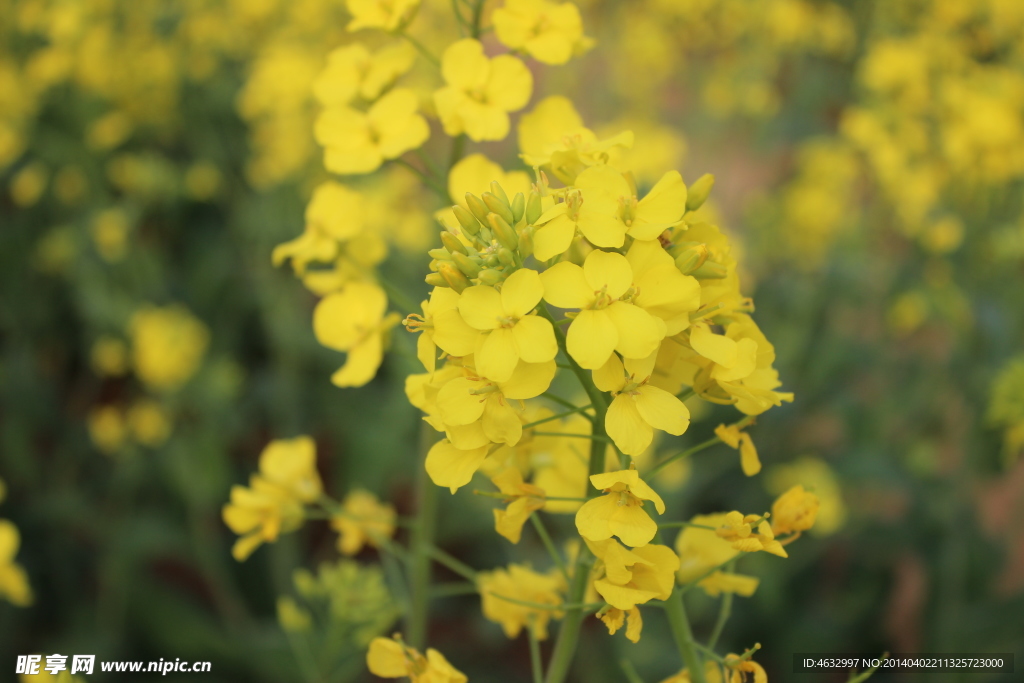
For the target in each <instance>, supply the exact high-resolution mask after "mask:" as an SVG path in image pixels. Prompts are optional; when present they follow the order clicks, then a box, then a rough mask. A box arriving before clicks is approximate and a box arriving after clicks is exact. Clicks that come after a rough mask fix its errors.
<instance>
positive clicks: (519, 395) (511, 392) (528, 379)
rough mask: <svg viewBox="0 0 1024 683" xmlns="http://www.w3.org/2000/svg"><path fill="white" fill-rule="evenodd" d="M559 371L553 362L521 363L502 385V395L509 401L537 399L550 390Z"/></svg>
mask: <svg viewBox="0 0 1024 683" xmlns="http://www.w3.org/2000/svg"><path fill="white" fill-rule="evenodd" d="M557 370H558V366H556V365H555V361H553V360H550V361H548V362H546V363H527V362H525V361H519V365H517V366H516V369H515V371H513V373H512V377H510V378H509V380H508V381H507V382H501V383H500V385H501V393H502V395H504V396H505V398H509V399H521V400H525V399H528V398H536V397H537V396H540V395H541V394H543V393H544V392H545V391H547V390H548V387H550V386H551V380H553V379H554V378H555V372H556V371H557Z"/></svg>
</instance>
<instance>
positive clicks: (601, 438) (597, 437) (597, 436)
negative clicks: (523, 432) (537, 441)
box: [533, 432, 612, 443]
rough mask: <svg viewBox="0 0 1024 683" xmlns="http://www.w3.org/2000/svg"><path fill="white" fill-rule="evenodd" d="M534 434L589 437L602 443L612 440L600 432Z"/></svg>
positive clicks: (536, 434) (575, 437)
mask: <svg viewBox="0 0 1024 683" xmlns="http://www.w3.org/2000/svg"><path fill="white" fill-rule="evenodd" d="M533 435H534V436H567V437H569V438H572V439H591V440H593V441H600V442H602V443H611V442H612V440H611V439H609V438H608V437H607V436H603V435H601V434H577V433H576V432H534V433H533Z"/></svg>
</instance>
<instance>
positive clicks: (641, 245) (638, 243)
mask: <svg viewBox="0 0 1024 683" xmlns="http://www.w3.org/2000/svg"><path fill="white" fill-rule="evenodd" d="M626 260H627V261H629V266H630V268H631V269H632V271H633V292H634V293H633V296H632V298H631V299H630V301H632V303H633V304H635V305H637V306H639V307H640V308H642V309H644V310H645V311H647V312H648V313H650V314H651V315H654V316H657V317H659V318H661V319H662V320H664V321H665V336H667V337H671V336H674V335H676V334H679V333H680V332H682V331H683V330H685V329H686V328H687V327H688V326H689V324H690V314H691V313H692V312H694V311H696V310H697V309H698V308H700V283H699V282H698V281H697V279H696V278H694V277H691V276H689V275H683V274H682V273H681V272H679V269H678V268H676V265H675V262H674V261H673V259H672V257H671V256H670V255H669V253H668V252H667V251H665V249H664V248H663V247H662V246H661V242H659V241H658V240H650V241H643V240H635V241H634V242H633V244H632V246H630V248H629V251H628V252H626Z"/></svg>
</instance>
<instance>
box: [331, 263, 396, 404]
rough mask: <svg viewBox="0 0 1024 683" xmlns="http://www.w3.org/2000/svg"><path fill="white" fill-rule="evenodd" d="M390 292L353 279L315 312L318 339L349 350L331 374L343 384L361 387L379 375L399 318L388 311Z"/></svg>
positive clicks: (337, 384)
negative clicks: (386, 342)
mask: <svg viewBox="0 0 1024 683" xmlns="http://www.w3.org/2000/svg"><path fill="white" fill-rule="evenodd" d="M387 307H388V299H387V295H385V294H384V290H383V289H381V288H380V287H378V286H377V285H375V284H373V283H371V282H351V283H349V284H348V285H347V286H346V287H345V289H343V290H342V291H340V292H335V293H334V294H329V295H328V296H326V297H324V298H323V299H321V301H320V303H318V304H317V305H316V308H315V309H314V311H313V333H314V334H315V335H316V338H317V341H319V342H320V343H321V344H323V345H324V346H326V347H327V348H330V349H334V350H335V351H345V352H346V353H347V354H348V357H347V358H346V359H345V365H343V366H342V367H341V369H339V370H338V371H337V372H335V373H334V374H333V375H331V382H333V383H334V385H335V386H339V387H361V386H363V385H364V384H366V383H367V382H369V381H370V380H371V379H373V377H374V375H376V374H377V368H379V367H380V364H381V361H382V360H383V358H384V335H385V334H386V333H387V331H388V330H389V329H391V328H392V327H394V326H395V325H396V324H397V323H398V320H399V316H398V314H397V313H390V314H386V311H387Z"/></svg>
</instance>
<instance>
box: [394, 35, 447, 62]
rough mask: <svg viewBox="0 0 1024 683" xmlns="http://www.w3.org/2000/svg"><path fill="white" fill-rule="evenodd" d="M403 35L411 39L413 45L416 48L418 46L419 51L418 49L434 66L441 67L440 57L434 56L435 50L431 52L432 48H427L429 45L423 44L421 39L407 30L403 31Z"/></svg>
mask: <svg viewBox="0 0 1024 683" xmlns="http://www.w3.org/2000/svg"><path fill="white" fill-rule="evenodd" d="M401 36H402V37H403V38H405V39H406V40H408V41H409V42H410V43H411V44H412V46H413V47H414V48H416V50H417V51H418V52H419V53H420V54H421V55H423V57H424V58H425V59H426V60H427V61H428V62H430V63H431V64H433V65H434V66H436V67H437V68H441V60H439V59H438V58H437V57H435V56H434V53H433V52H431V51H430V50H428V49H427V46H426V45H424V44H423V43H421V42H420V41H418V40H416V39H415V38H413V37H412V36H410V35H409V34H408V33H405V32H403V33H402V34H401Z"/></svg>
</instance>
